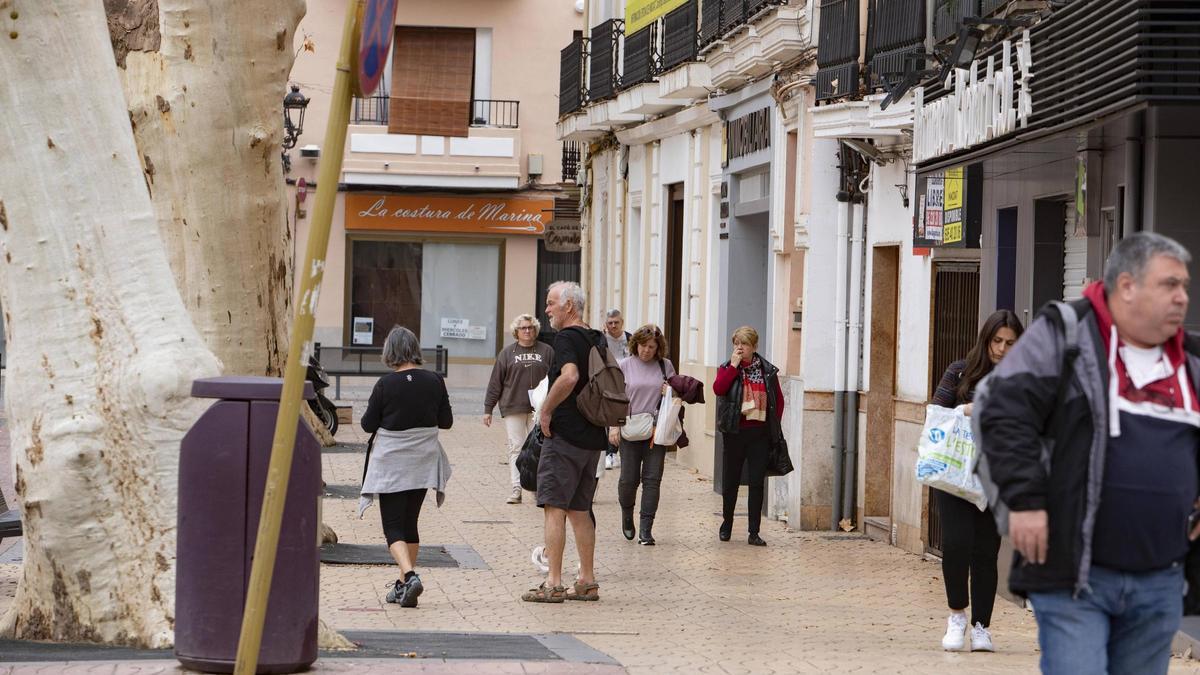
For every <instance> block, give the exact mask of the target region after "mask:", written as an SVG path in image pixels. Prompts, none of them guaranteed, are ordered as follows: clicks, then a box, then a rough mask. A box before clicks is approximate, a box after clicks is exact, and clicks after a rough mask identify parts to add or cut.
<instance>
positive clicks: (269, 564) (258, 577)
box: [234, 0, 362, 675]
mask: <svg viewBox="0 0 1200 675" xmlns="http://www.w3.org/2000/svg"><path fill="white" fill-rule="evenodd" d="M361 1H362V0H352V1H351V2H349V3H347V4H346V20H345V25H344V26H343V28H342V46H341V50H340V52H339V54H338V62H337V75H336V78H335V79H334V84H333V100H332V102H331V104H330V108H329V121H328V123H327V124H326V126H325V145H324V147H323V148H322V149H323V151H324V152H323V153H322V154H324V156H325V157H324V160H323V161H322V162H321V172H320V174H319V175H318V177H317V180H318V182H317V196H316V203H315V204H314V208H313V218H312V225H311V229H310V230H309V233H308V248H307V250H306V251H305V254H304V265H303V266H302V267H301V268H300V292H299V296H298V297H299V302H298V303H297V304H296V319H295V322H294V324H293V325H292V337H291V342H290V343H289V345H288V360H287V367H286V369H285V370H284V376H283V393H282V395H281V396H280V398H279V416H278V417H276V419H275V440H274V442H273V443H272V444H271V463H270V465H269V467H268V468H267V486H266V490H265V491H264V492H263V504H262V514H261V516H260V517H259V520H258V538H257V540H256V541H255V545H254V563H253V565H252V566H251V568H250V586H249V588H248V589H247V593H246V607H245V611H244V612H243V613H242V633H241V637H240V638H239V640H238V650H237V663H236V665H235V666H234V672H235V673H237V674H238V675H253V673H254V672H255V670H256V669H257V667H258V653H259V649H260V648H261V646H262V634H263V623H264V621H265V620H266V614H267V598H268V596H269V595H270V590H271V576H272V574H273V572H274V571H275V553H276V550H277V548H278V547H279V527H280V521H281V520H282V519H283V505H284V500H285V498H286V497H287V486H288V477H289V475H290V474H291V469H292V449H293V445H294V444H295V442H296V426H297V424H298V423H299V416H300V400H301V396H302V394H303V392H304V372H305V362H306V360H307V358H308V354H309V352H310V351H311V350H312V333H313V322H314V318H315V317H314V316H313V313H314V312H315V311H316V308H317V297H318V296H319V295H320V292H321V279H322V277H323V276H324V272H325V252H326V249H327V248H328V246H329V229H330V224H331V223H332V222H333V203H334V199H335V198H336V196H337V186H338V175H339V174H340V173H341V170H342V156H343V153H344V151H345V147H346V127H347V126H348V125H349V123H350V78H351V69H352V68H353V67H354V59H355V55H354V52H353V44H354V35H355V32H356V31H357V29H358V26H357V21H356V15H357V8H358V5H359V3H360V2H361Z"/></svg>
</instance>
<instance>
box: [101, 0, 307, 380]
mask: <svg viewBox="0 0 1200 675" xmlns="http://www.w3.org/2000/svg"><path fill="white" fill-rule="evenodd" d="M104 4H105V8H106V10H107V13H108V26H109V33H110V35H111V38H112V43H113V51H114V53H115V55H116V59H117V64H118V67H120V68H121V71H120V72H121V79H122V84H123V87H124V91H125V99H126V102H127V103H128V105H129V119H130V121H131V122H132V125H133V131H134V138H135V140H136V142H137V148H138V156H139V157H140V158H141V163H142V168H143V171H144V172H145V176H146V184H147V185H148V186H149V188H150V195H151V198H152V199H153V201H154V208H155V212H156V214H157V216H158V226H159V229H160V230H161V232H162V237H163V241H164V242H165V243H166V245H167V255H168V259H169V260H170V264H171V268H172V270H173V271H174V273H175V280H176V283H177V284H178V287H179V292H180V295H182V296H183V300H184V303H185V304H186V306H187V308H188V311H189V312H190V313H191V315H192V319H193V321H194V322H195V325H196V327H197V329H198V330H199V331H200V333H201V334H202V335H203V336H204V339H205V342H207V344H208V346H209V348H210V349H212V351H213V352H214V353H215V354H216V355H217V357H218V358H220V359H221V361H222V363H224V364H225V373H226V374H239V375H241V374H249V375H278V374H279V373H281V372H282V366H283V363H284V361H285V360H286V351H287V343H288V339H287V335H288V324H289V321H290V318H291V317H290V305H291V300H292V248H293V242H292V238H293V232H292V231H291V230H290V228H289V224H288V219H287V207H286V202H285V194H284V187H283V173H282V168H281V162H280V157H279V151H280V142H281V140H282V138H283V96H284V94H286V93H287V78H288V73H289V72H290V71H291V68H292V61H293V58H294V54H293V51H292V50H293V42H294V36H295V29H296V26H297V24H299V22H300V19H301V17H302V16H303V15H304V0H104Z"/></svg>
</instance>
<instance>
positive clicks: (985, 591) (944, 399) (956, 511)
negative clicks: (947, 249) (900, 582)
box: [930, 309, 1024, 652]
mask: <svg viewBox="0 0 1200 675" xmlns="http://www.w3.org/2000/svg"><path fill="white" fill-rule="evenodd" d="M1022 330H1024V329H1023V328H1022V327H1021V322H1020V321H1019V320H1018V319H1017V315H1016V314H1013V313H1012V312H1010V311H1008V310H1007V309H1002V310H1000V311H998V312H995V313H994V314H992V315H991V316H989V317H988V319H987V321H985V322H983V328H982V329H980V331H979V337H978V338H977V339H976V340H975V346H973V347H971V351H969V352H967V358H965V359H963V360H961V361H955V362H954V363H951V364H950V367H949V368H946V373H945V374H944V375H942V380H941V382H939V383H938V387H937V391H936V392H934V394H933V401H932V403H933V404H934V405H939V406H942V407H943V408H956V407H958V406H960V405H962V406H966V407H965V408H964V410H963V412H964V413H966V414H967V415H970V414H971V407H972V406H971V400H972V399H973V398H974V397H975V385H977V384H979V381H980V380H982V379H983V378H984V376H986V375H987V374H988V373H990V372H992V368H994V367H995V366H996V364H997V363H999V362H1000V359H1002V358H1004V354H1005V352H1007V351H1008V350H1009V348H1010V347H1012V346H1013V343H1015V342H1016V341H1017V338H1019V337H1021V332H1022ZM930 492H931V493H932V494H931V495H930V498H931V499H936V500H937V507H938V513H939V514H940V516H941V523H942V578H943V580H944V581H945V582H946V602H947V603H948V604H949V605H950V618H949V619H947V621H946V635H945V636H944V637H943V638H942V648H943V649H946V650H948V651H957V650H960V649H962V648H963V647H964V646H965V644H966V632H967V626H971V651H976V652H978V651H982V652H990V651H994V649H993V647H992V634H991V632H990V630H989V626H990V625H991V622H992V606H993V605H994V604H995V602H996V578H997V577H996V558H997V557H998V556H999V554H1000V533H999V532H998V531H997V530H996V520H995V519H994V518H993V517H992V510H991V509H987V510H985V511H980V510H979V509H978V508H976V507H975V505H974V504H972V503H970V502H968V501H967V500H965V499H960V498H959V497H955V496H954V495H952V494H950V493H948V492H942V491H941V490H936V489H931V490H930ZM968 586H969V595H968ZM968 599H969V600H970V605H971V620H970V622H969V623H968V622H967V614H966V611H965V610H966V608H967V604H968Z"/></svg>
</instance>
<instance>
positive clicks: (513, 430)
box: [483, 314, 554, 504]
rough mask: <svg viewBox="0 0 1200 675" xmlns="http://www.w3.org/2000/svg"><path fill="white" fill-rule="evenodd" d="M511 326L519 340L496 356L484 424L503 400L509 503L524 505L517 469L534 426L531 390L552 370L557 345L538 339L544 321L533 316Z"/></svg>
mask: <svg viewBox="0 0 1200 675" xmlns="http://www.w3.org/2000/svg"><path fill="white" fill-rule="evenodd" d="M511 328H512V336H513V337H514V338H516V340H517V341H516V342H514V343H512V344H510V345H508V346H507V347H505V348H504V349H501V350H500V354H499V355H497V356H496V365H495V366H493V367H492V377H491V380H489V381H488V387H487V394H486V395H485V396H484V397H483V424H484V426H488V427H490V426H492V409H493V408H495V407H496V404H497V403H499V404H500V416H501V417H503V418H504V430H505V431H506V432H507V434H508V474H509V476H508V477H509V482H510V483H511V485H512V492H511V493H510V494H509V496H508V500H507V503H509V504H520V503H521V474H520V472H518V471H517V455H519V454H520V453H521V447H522V446H524V445H525V437H526V436H528V435H529V430H530V429H531V428H532V427H533V416H532V415H531V414H530V413H532V412H533V405H532V404H531V403H530V402H529V390H530V389H533V388H534V387H536V386H537V385H538V382H541V381H542V378H543V377H546V375H547V374H548V373H549V372H550V364H551V363H552V362H553V361H554V348H553V347H551V346H550V345H548V344H546V343H544V342H538V341H537V337H538V332H539V331H540V330H541V328H542V324H541V323H539V322H538V320H537V319H535V318H533V316H532V315H529V314H522V315H520V316H518V317H517V318H515V319H513V322H512V326H511Z"/></svg>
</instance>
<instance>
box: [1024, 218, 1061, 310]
mask: <svg viewBox="0 0 1200 675" xmlns="http://www.w3.org/2000/svg"><path fill="white" fill-rule="evenodd" d="M1064 209H1065V206H1064V200H1063V199H1062V198H1055V199H1039V200H1037V201H1035V202H1034V203H1033V296H1032V297H1031V298H1030V300H1031V303H1032V304H1031V306H1030V313H1031V315H1036V314H1037V311H1038V310H1039V309H1041V308H1042V306H1043V305H1045V304H1046V303H1047V302H1050V301H1051V300H1062V298H1063V276H1064V274H1065V272H1066V268H1065V262H1066V253H1067V250H1066V242H1065V239H1064V236H1063V231H1064V229H1065V227H1066V218H1065V210H1064Z"/></svg>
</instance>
